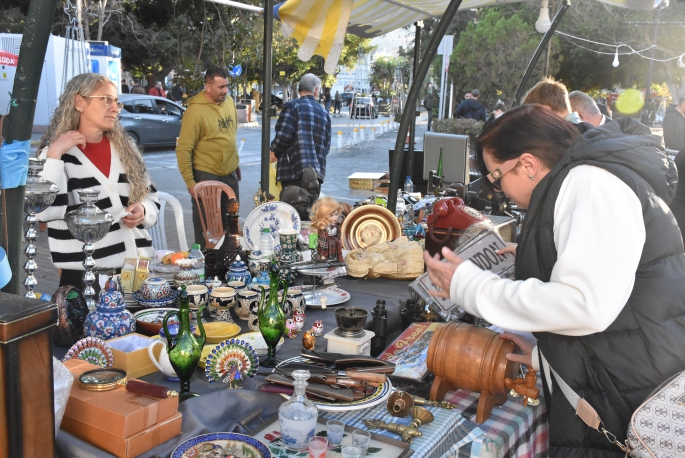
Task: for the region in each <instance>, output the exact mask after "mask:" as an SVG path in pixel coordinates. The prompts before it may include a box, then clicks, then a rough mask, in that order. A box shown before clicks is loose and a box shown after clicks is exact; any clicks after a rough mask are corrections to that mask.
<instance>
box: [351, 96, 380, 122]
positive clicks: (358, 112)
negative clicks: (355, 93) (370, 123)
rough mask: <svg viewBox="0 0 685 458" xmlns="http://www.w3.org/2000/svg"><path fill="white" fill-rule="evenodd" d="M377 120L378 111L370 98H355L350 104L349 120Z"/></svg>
mask: <svg viewBox="0 0 685 458" xmlns="http://www.w3.org/2000/svg"><path fill="white" fill-rule="evenodd" d="M362 117H363V118H371V119H373V118H377V117H378V110H377V109H376V107H375V105H374V103H373V99H372V98H371V97H357V98H356V99H354V102H352V108H351V109H350V118H362Z"/></svg>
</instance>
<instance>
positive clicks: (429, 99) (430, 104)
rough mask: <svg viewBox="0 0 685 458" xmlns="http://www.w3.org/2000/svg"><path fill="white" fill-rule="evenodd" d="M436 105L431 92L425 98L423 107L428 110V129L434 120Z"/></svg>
mask: <svg viewBox="0 0 685 458" xmlns="http://www.w3.org/2000/svg"><path fill="white" fill-rule="evenodd" d="M434 106H435V100H434V98H433V96H432V95H431V94H427V95H426V98H425V99H423V107H424V108H425V109H426V111H427V112H428V127H427V128H426V129H427V130H429V131H430V130H431V122H432V121H433V108H434Z"/></svg>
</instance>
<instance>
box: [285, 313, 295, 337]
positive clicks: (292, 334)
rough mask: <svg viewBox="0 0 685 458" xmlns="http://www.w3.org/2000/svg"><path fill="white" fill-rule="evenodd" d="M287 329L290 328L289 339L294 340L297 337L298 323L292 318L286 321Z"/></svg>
mask: <svg viewBox="0 0 685 458" xmlns="http://www.w3.org/2000/svg"><path fill="white" fill-rule="evenodd" d="M285 327H286V328H288V337H290V338H291V339H294V338H295V337H297V323H295V320H293V319H292V318H288V319H287V320H285Z"/></svg>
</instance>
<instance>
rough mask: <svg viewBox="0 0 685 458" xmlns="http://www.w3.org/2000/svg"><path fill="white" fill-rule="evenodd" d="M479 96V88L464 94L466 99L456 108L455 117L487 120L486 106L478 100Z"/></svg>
mask: <svg viewBox="0 0 685 458" xmlns="http://www.w3.org/2000/svg"><path fill="white" fill-rule="evenodd" d="M479 97H480V91H479V90H478V89H474V90H472V91H471V92H467V93H466V95H465V96H464V101H463V102H461V103H460V104H459V106H458V107H457V109H456V110H454V117H455V118H466V119H475V120H476V121H483V122H485V120H486V119H487V117H486V116H487V115H486V113H485V106H483V104H482V103H480V102H479V101H478V98H479Z"/></svg>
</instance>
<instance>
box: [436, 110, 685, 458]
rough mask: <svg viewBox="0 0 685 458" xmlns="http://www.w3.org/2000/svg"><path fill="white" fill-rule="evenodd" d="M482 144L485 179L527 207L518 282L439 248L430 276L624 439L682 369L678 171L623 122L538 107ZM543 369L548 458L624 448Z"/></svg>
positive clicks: (684, 261)
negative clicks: (636, 414)
mask: <svg viewBox="0 0 685 458" xmlns="http://www.w3.org/2000/svg"><path fill="white" fill-rule="evenodd" d="M478 144H479V146H480V147H481V149H482V158H481V159H482V161H481V162H482V163H483V164H484V166H485V167H486V168H487V170H486V171H484V174H485V175H486V176H487V178H488V179H489V180H490V181H491V182H492V183H493V185H495V187H497V188H499V189H501V190H502V191H503V192H504V193H505V194H506V195H507V196H508V197H509V198H510V199H511V200H512V201H513V202H515V203H516V204H517V205H518V206H519V207H521V208H527V209H528V212H527V216H526V219H525V221H524V224H523V228H522V231H521V235H520V237H519V244H518V247H517V248H516V280H506V279H500V278H499V277H497V276H496V275H494V274H493V273H491V272H488V271H482V270H480V269H479V268H478V267H477V266H476V265H475V264H473V263H470V262H463V261H462V259H460V258H458V257H457V256H456V255H454V254H453V253H452V252H451V251H449V250H443V253H442V254H443V256H445V257H446V258H447V259H448V260H449V261H450V262H448V263H441V262H439V261H438V260H437V259H432V258H430V257H429V256H428V255H427V254H426V255H425V258H426V264H427V266H428V272H429V274H430V277H431V280H432V281H433V283H434V284H435V285H437V286H438V287H439V288H440V292H439V294H440V295H442V296H443V297H450V298H451V299H452V300H453V301H454V302H456V303H458V304H461V305H463V306H464V308H465V309H466V310H467V311H468V312H469V313H472V314H473V315H476V316H480V317H482V318H484V319H485V320H487V321H489V322H491V323H493V324H495V325H498V326H500V327H503V328H505V329H511V330H515V331H530V332H533V333H534V334H535V337H536V338H537V347H533V346H532V345H530V344H527V343H526V342H525V341H523V340H522V339H520V338H518V337H516V336H513V335H507V337H509V338H511V339H512V340H514V341H515V342H516V343H517V344H519V345H520V346H521V348H522V349H523V350H524V353H525V355H513V354H512V355H508V357H509V359H511V360H516V361H520V362H524V363H526V364H529V365H532V366H533V367H534V368H536V369H538V368H539V367H540V366H541V364H540V361H543V359H542V357H543V355H544V359H545V360H546V361H547V362H548V364H549V365H550V366H551V367H552V368H554V369H555V370H556V371H557V373H558V374H559V375H560V376H561V378H562V379H563V380H564V381H565V382H566V383H567V384H568V385H570V387H571V388H572V389H573V390H574V391H575V392H576V393H578V394H579V395H580V396H581V397H583V398H585V399H586V400H587V401H588V402H589V403H590V404H591V405H592V406H593V407H594V408H595V410H596V411H597V413H598V414H599V416H600V418H601V419H602V421H603V422H604V426H605V427H606V429H607V430H608V431H610V432H612V433H613V434H615V435H616V437H617V438H618V440H619V441H621V442H623V441H625V435H626V430H627V426H628V422H629V420H630V417H631V415H632V413H633V411H634V410H635V409H636V408H637V407H638V406H639V405H640V404H641V403H642V401H643V400H644V399H645V398H646V397H647V396H648V395H649V394H650V392H651V391H652V390H653V389H654V388H655V387H656V386H658V385H659V384H660V383H661V382H662V381H664V380H666V379H668V378H669V377H670V376H671V375H673V374H675V373H677V372H679V371H682V370H685V351H683V349H685V254H684V253H683V242H682V238H681V236H680V231H679V229H678V225H677V223H676V221H675V218H674V217H673V215H672V213H671V212H670V211H669V209H668V206H667V204H668V203H669V202H670V201H671V199H672V198H673V195H674V193H675V189H676V183H677V172H676V170H675V166H674V164H673V162H672V161H670V160H668V159H667V158H666V156H665V155H664V153H663V149H662V148H661V146H660V138H659V137H656V136H653V135H651V132H650V130H649V129H648V128H647V127H645V126H644V125H642V124H640V123H639V122H637V121H635V120H633V119H632V118H627V117H626V118H621V119H620V120H618V121H617V122H611V123H608V124H605V125H603V126H600V127H599V128H596V129H591V130H589V131H587V132H586V133H584V134H582V135H580V134H579V133H578V131H577V130H576V129H574V128H573V126H572V125H571V124H570V123H568V122H566V121H564V120H562V119H561V118H559V117H558V116H555V115H554V114H553V113H552V112H551V111H550V110H549V109H547V108H546V107H543V106H541V105H524V106H521V107H518V108H515V109H513V110H511V111H508V112H507V113H505V114H504V115H502V116H501V117H500V118H498V119H497V120H496V121H495V122H493V123H492V124H491V125H490V126H489V127H488V128H487V129H485V130H484V131H483V132H482V133H481V135H480V137H479V139H478ZM542 374H543V381H544V384H543V385H544V388H545V401H546V403H547V409H548V413H549V424H550V428H549V432H550V436H549V443H550V452H551V455H552V456H565V457H566V456H568V457H581V456H582V457H610V456H615V457H617V458H618V457H619V456H624V454H623V453H622V452H621V451H620V450H619V448H618V447H617V446H616V445H615V444H612V443H610V442H609V441H607V439H606V438H605V437H604V435H603V434H601V433H599V432H597V431H596V430H593V429H590V428H589V427H588V426H586V425H585V424H584V423H583V422H582V421H581V420H580V419H579V417H577V416H576V415H575V410H574V408H573V407H572V406H571V404H570V403H569V401H568V400H567V399H566V398H565V397H564V394H563V393H562V392H561V391H560V389H559V387H558V384H557V382H556V380H550V379H548V378H547V377H545V371H544V370H543V371H542ZM551 385H552V386H553V388H554V389H553V391H552V392H553V394H550V391H549V386H551ZM683 442H684V443H685V440H684V441H683Z"/></svg>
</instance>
